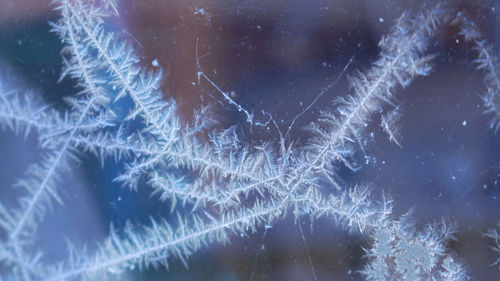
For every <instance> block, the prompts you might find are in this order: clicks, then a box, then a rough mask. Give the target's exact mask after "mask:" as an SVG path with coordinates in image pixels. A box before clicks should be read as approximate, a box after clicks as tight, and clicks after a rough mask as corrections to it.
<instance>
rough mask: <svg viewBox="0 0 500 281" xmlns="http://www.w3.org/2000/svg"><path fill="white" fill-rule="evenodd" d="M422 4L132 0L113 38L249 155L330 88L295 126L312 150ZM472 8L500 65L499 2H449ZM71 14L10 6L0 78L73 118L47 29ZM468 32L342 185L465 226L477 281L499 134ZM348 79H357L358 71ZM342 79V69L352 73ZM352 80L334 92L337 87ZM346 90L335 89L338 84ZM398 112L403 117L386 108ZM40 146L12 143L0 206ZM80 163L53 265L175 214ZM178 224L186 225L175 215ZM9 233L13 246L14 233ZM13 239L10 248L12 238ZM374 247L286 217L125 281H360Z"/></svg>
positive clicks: (2, 20) (497, 213)
mask: <svg viewBox="0 0 500 281" xmlns="http://www.w3.org/2000/svg"><path fill="white" fill-rule="evenodd" d="M428 4H429V3H426V2H425V1H395V0H394V1H391V0H383V1H361V0H355V1H340V0H331V1H327V0H324V1H319V0H314V1H297V0H291V1H279V0H272V1H249V0H243V1H236V0H220V1H217V0H213V1H191V0H161V1H159V0H142V1H139V0H137V1H136V0H128V1H119V2H118V6H117V7H118V11H119V13H120V17H119V18H113V19H110V23H111V25H112V27H113V29H114V31H115V33H116V34H117V35H118V36H119V37H121V38H124V39H126V40H128V41H130V42H131V44H132V45H133V47H134V49H135V50H136V51H137V54H138V55H139V57H140V58H141V63H143V66H144V67H145V68H148V69H151V70H157V69H159V67H162V69H163V75H164V77H163V78H164V79H163V90H164V93H165V94H166V96H171V97H174V98H175V100H176V101H177V103H178V104H179V112H180V114H181V115H182V116H183V118H184V119H185V120H186V122H188V120H189V118H190V116H192V112H193V110H194V109H197V108H199V106H200V105H202V104H212V105H213V106H212V107H211V108H212V110H213V111H214V114H215V116H216V120H218V122H219V125H220V128H227V127H229V126H231V125H235V124H240V125H241V132H242V137H241V139H249V142H250V143H251V144H257V143H260V142H262V141H263V140H264V141H270V140H276V139H277V138H278V130H280V131H282V132H286V131H287V130H288V128H289V127H290V125H291V123H292V120H293V119H294V117H295V116H297V115H298V114H299V113H301V112H302V111H303V110H304V109H305V108H306V107H307V106H308V105H310V104H311V103H312V102H313V101H314V99H315V98H316V97H317V96H318V94H319V93H320V92H321V91H322V90H323V89H324V88H325V87H327V86H329V89H328V90H327V91H326V92H325V93H324V94H323V95H321V96H320V97H319V99H318V101H317V102H316V103H315V104H314V105H313V106H312V107H311V108H310V109H309V110H308V111H306V112H305V113H304V114H302V115H301V116H300V118H298V119H297V121H296V122H295V124H294V125H293V127H292V129H291V130H290V135H289V138H290V140H293V141H295V142H297V143H298V144H306V142H307V139H308V137H309V132H307V131H305V130H304V129H303V128H304V126H306V125H307V124H309V123H310V122H313V121H315V120H317V118H318V116H319V113H320V111H321V110H324V109H328V108H332V106H333V102H334V101H335V99H336V98H337V97H341V96H347V95H350V94H352V89H350V87H349V80H348V77H349V75H355V74H356V71H362V72H363V71H365V70H367V69H369V67H370V65H371V63H373V62H374V61H375V60H376V59H377V56H378V54H379V52H380V50H379V47H378V42H379V40H380V39H381V38H382V36H383V35H384V34H387V33H388V32H389V31H390V28H391V26H393V24H394V21H395V19H396V18H397V17H399V16H400V15H401V14H402V12H403V11H405V10H411V11H417V12H418V11H419V10H420V9H421V7H422V6H427V5H428ZM448 4H449V5H450V6H451V7H453V8H454V9H463V10H465V11H467V13H468V14H469V15H471V17H472V18H473V20H474V21H475V22H476V23H477V24H478V25H479V26H480V29H481V30H482V31H483V33H484V35H485V36H486V37H487V39H488V40H489V43H490V44H492V45H493V46H494V50H495V52H496V53H497V54H498V46H499V44H500V41H499V35H500V29H499V28H498V27H499V15H498V12H497V11H498V10H499V9H500V4H499V3H498V2H497V1H450V3H448ZM58 18H59V15H58V13H57V12H56V11H54V10H53V6H51V4H50V1H42V0H37V1H34V0H31V1H29V0H12V1H6V0H0V75H2V77H3V79H4V80H6V81H9V82H10V83H11V84H12V85H15V86H16V87H18V88H21V89H31V90H32V91H34V92H36V93H37V94H39V95H41V97H42V98H43V99H44V100H45V102H46V103H48V104H50V105H52V106H55V107H56V108H59V109H61V110H64V109H65V107H66V105H65V104H64V102H63V101H62V98H63V97H65V96H70V95H74V94H75V93H76V92H77V90H76V89H75V88H74V87H75V84H76V83H75V81H71V80H70V79H68V78H66V79H64V80H62V82H60V83H58V82H57V81H58V79H59V77H60V74H61V66H62V60H61V57H60V52H61V49H62V48H63V46H64V45H63V43H62V42H61V40H60V39H59V38H58V37H57V35H56V34H54V33H52V32H50V26H49V24H48V22H50V21H57V20H58ZM457 31H458V30H457V28H454V27H449V26H443V27H442V29H441V30H440V32H439V33H438V36H437V37H436V38H435V41H434V42H433V43H432V46H431V51H430V52H431V53H434V54H436V58H435V60H434V63H433V65H434V69H433V71H432V73H431V75H430V76H428V77H420V78H417V79H416V80H415V81H414V82H413V83H412V84H411V85H410V86H409V87H408V88H406V89H397V91H396V93H395V97H396V98H395V101H394V104H395V105H396V106H398V108H399V111H400V112H401V114H402V118H401V120H400V121H399V125H400V126H401V137H400V139H399V141H400V143H401V147H399V146H397V145H396V144H394V143H393V142H391V141H389V139H388V137H387V135H386V134H384V132H383V131H382V129H381V127H380V118H381V116H380V115H378V116H377V115H376V116H374V118H373V120H372V122H371V123H370V126H369V127H368V128H367V135H366V136H365V138H366V139H365V142H366V145H365V148H366V149H365V152H364V153H362V152H360V153H359V154H358V155H356V156H355V160H356V161H357V166H358V167H359V169H357V170H356V171H355V172H353V171H351V170H349V169H347V168H345V167H339V168H338V175H339V179H340V180H341V181H342V183H343V184H344V185H345V186H354V185H355V184H364V185H369V186H370V187H372V189H373V190H374V193H375V194H382V193H385V194H388V195H390V196H391V197H392V198H393V199H394V207H395V214H396V215H401V214H405V213H407V212H409V211H411V213H412V217H413V219H414V221H415V223H416V225H417V227H422V226H423V225H425V224H427V223H431V222H433V221H435V220H438V219H440V218H442V217H444V218H446V219H448V220H449V221H451V222H456V223H457V224H458V226H459V233H458V240H457V241H453V242H451V244H450V245H449V246H450V249H451V250H453V251H455V252H456V253H457V256H458V258H459V260H460V261H462V262H463V263H464V264H465V265H467V266H468V270H469V272H470V275H471V277H472V278H471V279H472V280H496V279H497V278H498V277H497V276H499V273H500V269H498V268H495V267H491V266H490V264H492V263H493V262H494V261H495V260H496V259H497V258H498V254H497V253H495V252H493V251H492V250H491V249H489V246H492V245H493V244H492V241H489V240H487V239H485V238H483V237H482V234H483V233H484V232H485V231H487V230H488V229H489V228H492V227H494V226H495V225H496V224H497V223H499V222H500V201H499V200H500V199H499V197H500V183H499V181H500V132H498V133H496V134H495V132H494V130H492V129H490V128H489V124H490V120H491V119H492V117H493V116H491V115H485V114H483V111H484V107H483V105H482V102H481V98H480V97H481V95H482V94H483V93H484V91H485V87H484V85H483V75H482V73H481V72H480V71H477V70H475V66H474V64H473V63H472V61H473V59H475V53H474V52H473V50H472V49H471V47H472V46H471V44H468V43H464V42H462V37H460V36H458V35H457ZM196 49H198V62H199V64H200V67H201V68H202V70H203V72H204V73H205V74H206V75H207V76H208V77H209V78H210V79H211V81H212V82H214V83H215V84H217V85H218V87H220V88H221V89H222V90H224V91H226V92H228V93H230V95H231V97H232V98H233V99H234V100H235V101H237V102H238V103H240V104H241V105H242V106H243V107H245V108H246V109H247V110H249V111H250V112H253V113H254V114H255V118H256V120H258V121H262V122H265V121H266V120H267V119H268V118H267V115H265V114H263V113H262V112H263V111H264V112H267V113H270V114H271V115H272V117H273V119H274V120H276V122H277V126H278V128H276V127H274V126H270V127H269V128H265V127H264V128H263V127H253V128H249V126H248V124H246V123H245V119H246V116H245V115H243V114H242V113H241V112H238V111H237V110H235V108H234V107H232V106H230V105H228V103H227V102H226V101H225V100H224V99H223V97H222V96H221V95H220V93H219V92H217V91H216V89H215V88H214V87H213V86H212V85H211V84H210V83H209V82H208V81H207V80H204V79H203V78H202V79H200V80H199V79H198V75H197V73H198V71H199V69H198V68H197V56H196ZM346 66H347V68H346ZM344 69H345V71H344ZM339 77H340V79H339V80H338V81H337V82H335V81H336V80H337V78H339ZM334 82H335V83H334ZM386 109H387V111H390V110H391V109H393V108H392V107H391V106H387V108H386ZM40 152H41V151H40V150H39V149H38V148H37V143H36V136H34V135H33V134H32V135H30V136H29V137H28V138H26V139H24V138H23V136H16V135H14V134H12V133H11V132H9V131H7V130H4V131H2V132H1V134H0V155H2V158H1V160H0V178H1V179H2V181H1V187H0V188H1V193H2V195H1V196H0V201H2V203H6V204H7V205H9V204H11V206H15V204H16V203H15V198H16V197H17V195H18V191H17V190H16V189H13V188H12V186H13V185H14V183H15V182H16V179H19V178H21V177H22V176H23V174H24V173H25V171H26V169H27V167H28V166H29V164H31V163H35V162H38V161H39V160H40ZM79 156H80V159H81V161H80V162H79V163H76V164H74V165H73V166H72V167H71V172H70V173H66V174H65V175H64V176H63V178H62V181H63V184H61V185H60V186H59V190H60V191H61V193H62V198H63V201H64V205H63V206H60V205H54V206H53V207H52V210H51V212H50V214H49V215H47V216H46V218H45V220H44V222H43V223H42V224H41V225H40V227H39V234H38V238H37V239H38V241H37V244H39V247H40V249H41V250H43V252H44V257H43V259H44V261H47V262H55V261H59V260H62V259H64V258H65V257H66V254H67V253H66V248H67V247H66V243H65V242H64V241H65V240H66V239H67V240H70V241H72V243H73V244H75V246H76V247H77V248H81V247H83V246H84V245H87V248H88V252H90V253H92V250H93V249H95V246H96V242H98V241H102V240H103V239H104V237H106V236H107V234H108V233H109V225H110V224H111V223H112V224H113V225H114V226H115V227H116V228H117V229H120V228H121V227H123V225H124V224H125V222H126V221H131V222H132V223H134V224H142V223H147V222H148V221H149V217H154V218H162V217H165V216H171V215H172V214H170V212H169V209H170V206H169V204H168V202H167V203H161V202H159V200H156V198H152V197H150V193H151V190H149V189H147V188H144V189H140V191H138V192H131V191H129V190H128V189H126V188H123V187H121V186H120V185H119V184H117V183H115V182H113V178H114V177H116V176H117V175H118V173H119V171H120V169H121V167H122V165H123V163H113V161H111V160H110V161H105V162H104V166H103V167H101V163H100V160H98V159H97V158H96V157H94V156H92V155H87V154H80V155H79ZM174 215H175V214H174ZM2 235H4V236H5V234H3V233H2ZM2 238H3V236H2ZM369 245H370V241H368V239H367V237H366V236H363V235H360V234H358V233H349V232H347V231H345V230H343V229H341V228H339V227H337V226H336V225H335V224H334V223H333V222H332V221H331V220H329V219H320V220H318V221H314V224H311V222H310V221H309V220H307V219H306V218H304V219H303V220H299V221H297V222H296V221H294V220H293V219H292V218H288V219H286V220H284V221H281V222H278V223H277V224H275V225H273V226H272V228H269V229H267V228H266V229H264V228H262V229H260V230H259V231H258V232H257V233H255V234H253V235H250V236H249V237H243V238H240V237H233V238H232V239H231V244H230V245H225V246H224V245H213V246H210V247H208V248H206V249H204V250H202V251H201V252H199V253H196V254H195V255H194V256H193V257H192V258H190V260H189V262H188V264H189V268H187V269H186V268H185V267H184V266H183V265H182V263H181V262H180V261H176V260H173V261H172V262H171V265H170V268H169V271H165V270H159V271H156V270H154V269H153V270H148V271H144V272H140V271H138V270H135V271H134V272H132V273H131V274H130V275H129V276H127V277H124V279H123V280H126V278H128V279H129V280H362V276H361V275H360V274H359V273H358V270H360V269H362V267H363V266H364V264H365V263H366V262H367V259H366V258H363V255H364V250H363V248H366V247H368V246H369Z"/></svg>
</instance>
